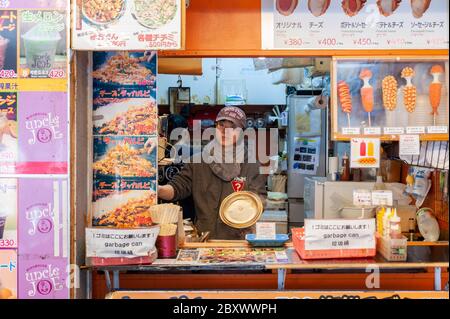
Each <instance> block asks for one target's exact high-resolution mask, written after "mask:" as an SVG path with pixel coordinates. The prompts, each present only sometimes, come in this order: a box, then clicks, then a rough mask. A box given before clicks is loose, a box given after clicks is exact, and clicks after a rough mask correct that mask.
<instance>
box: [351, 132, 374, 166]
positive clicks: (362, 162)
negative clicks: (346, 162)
mask: <svg viewBox="0 0 450 319" xmlns="http://www.w3.org/2000/svg"><path fill="white" fill-rule="evenodd" d="M350 147H351V150H350V154H351V157H350V167H351V168H369V167H372V168H378V167H380V139H378V138H352V139H351V143H350Z"/></svg>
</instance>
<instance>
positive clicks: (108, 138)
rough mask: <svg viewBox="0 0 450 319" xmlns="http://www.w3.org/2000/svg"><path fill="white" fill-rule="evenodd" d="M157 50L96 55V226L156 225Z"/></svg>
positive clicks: (94, 218)
mask: <svg viewBox="0 0 450 319" xmlns="http://www.w3.org/2000/svg"><path fill="white" fill-rule="evenodd" d="M156 60H157V57H156V52H155V51H145V52H128V51H124V52H94V53H93V62H94V63H93V71H92V77H93V91H92V93H93V96H92V101H93V103H92V109H93V111H92V112H93V128H92V130H93V147H94V149H93V162H92V169H93V196H92V201H93V203H92V226H100V227H101V226H109V227H119V228H124V227H127V228H130V227H142V226H151V219H150V218H149V216H148V214H149V213H148V208H149V207H150V206H151V205H154V204H156V202H157V197H156V189H157V178H158V174H157V173H158V171H157V170H158V166H157V145H158V108H157V104H156Z"/></svg>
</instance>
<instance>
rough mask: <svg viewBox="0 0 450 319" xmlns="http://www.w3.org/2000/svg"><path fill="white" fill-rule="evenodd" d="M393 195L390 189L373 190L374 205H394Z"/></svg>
mask: <svg viewBox="0 0 450 319" xmlns="http://www.w3.org/2000/svg"><path fill="white" fill-rule="evenodd" d="M392 197H393V196H392V191H389V190H378V191H372V205H375V206H392V203H393V200H392Z"/></svg>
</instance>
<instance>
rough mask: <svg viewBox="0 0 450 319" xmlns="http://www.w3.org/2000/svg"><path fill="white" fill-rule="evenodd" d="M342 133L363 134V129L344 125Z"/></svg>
mask: <svg viewBox="0 0 450 319" xmlns="http://www.w3.org/2000/svg"><path fill="white" fill-rule="evenodd" d="M342 134H346V135H359V134H361V129H360V128H359V127H343V128H342Z"/></svg>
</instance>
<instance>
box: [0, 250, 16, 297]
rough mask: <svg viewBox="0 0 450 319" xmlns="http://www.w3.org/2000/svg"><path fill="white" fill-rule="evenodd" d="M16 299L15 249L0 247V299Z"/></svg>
mask: <svg viewBox="0 0 450 319" xmlns="http://www.w3.org/2000/svg"><path fill="white" fill-rule="evenodd" d="M1 299H17V251H16V250H14V249H0V300H1Z"/></svg>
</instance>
